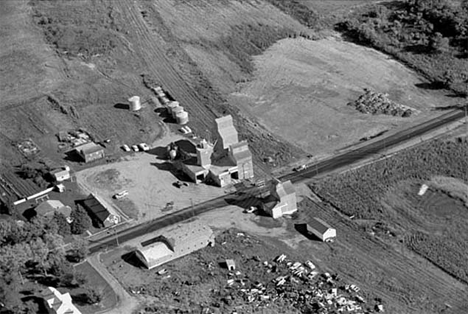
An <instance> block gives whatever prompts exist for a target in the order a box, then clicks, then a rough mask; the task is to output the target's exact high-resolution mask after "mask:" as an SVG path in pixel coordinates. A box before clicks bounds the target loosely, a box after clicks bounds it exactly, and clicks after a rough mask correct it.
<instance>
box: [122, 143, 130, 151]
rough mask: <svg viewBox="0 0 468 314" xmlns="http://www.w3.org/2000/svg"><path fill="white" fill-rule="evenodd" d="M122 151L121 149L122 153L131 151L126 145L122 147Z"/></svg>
mask: <svg viewBox="0 0 468 314" xmlns="http://www.w3.org/2000/svg"><path fill="white" fill-rule="evenodd" d="M122 149H123V150H124V151H126V152H129V151H131V149H130V147H129V146H128V145H127V144H125V145H122Z"/></svg>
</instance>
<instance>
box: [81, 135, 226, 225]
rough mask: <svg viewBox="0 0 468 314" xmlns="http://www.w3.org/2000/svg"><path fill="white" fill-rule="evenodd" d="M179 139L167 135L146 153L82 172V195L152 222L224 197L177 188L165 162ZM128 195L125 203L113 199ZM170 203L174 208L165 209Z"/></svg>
mask: <svg viewBox="0 0 468 314" xmlns="http://www.w3.org/2000/svg"><path fill="white" fill-rule="evenodd" d="M179 139H183V137H182V136H178V135H168V136H166V137H164V138H163V139H161V140H158V141H155V142H154V143H152V144H151V145H152V148H153V149H152V150H150V151H148V152H139V153H129V154H128V155H127V156H126V157H124V158H123V160H121V161H119V162H115V163H112V164H106V165H102V166H97V167H93V168H90V169H85V170H83V171H80V172H78V173H77V174H76V177H77V181H78V184H79V185H80V186H81V187H82V189H84V190H85V191H93V192H95V193H97V194H98V195H100V196H101V197H104V198H105V199H106V200H107V201H108V202H109V203H110V204H113V205H115V206H117V207H118V208H120V209H121V210H122V211H123V212H124V213H126V214H127V215H128V216H130V217H132V218H138V220H140V221H144V220H151V219H154V218H157V217H160V216H162V215H165V214H168V213H170V212H173V211H177V210H179V209H182V208H185V207H189V206H191V205H192V204H198V203H201V202H203V201H206V200H209V199H212V198H215V197H218V196H221V195H224V194H225V191H224V189H222V188H218V187H214V186H208V185H206V184H200V185H195V184H192V183H189V186H188V187H186V186H184V187H181V188H177V187H175V186H174V185H173V184H172V183H174V182H176V181H177V180H179V179H178V178H177V177H176V176H175V173H174V172H173V171H172V170H171V169H172V165H171V164H170V163H169V162H167V160H166V159H163V158H165V153H166V146H167V145H168V144H169V143H171V142H173V141H177V140H179ZM122 190H127V191H128V196H127V197H126V198H124V199H120V200H115V199H113V198H112V196H113V195H114V194H116V193H118V192H120V191H122ZM170 202H173V206H167V204H168V203H170Z"/></svg>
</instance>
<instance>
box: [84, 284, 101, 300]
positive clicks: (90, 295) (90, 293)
mask: <svg viewBox="0 0 468 314" xmlns="http://www.w3.org/2000/svg"><path fill="white" fill-rule="evenodd" d="M83 301H85V302H86V303H88V304H96V303H99V302H101V301H102V292H101V291H98V290H96V289H95V288H92V287H87V288H86V289H85V292H84V300H83Z"/></svg>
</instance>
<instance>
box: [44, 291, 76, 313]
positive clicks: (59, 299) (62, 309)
mask: <svg viewBox="0 0 468 314" xmlns="http://www.w3.org/2000/svg"><path fill="white" fill-rule="evenodd" d="M41 296H42V298H43V299H44V300H45V302H46V306H47V307H48V310H52V313H57V314H81V312H80V311H79V310H78V309H77V308H76V306H75V305H73V303H72V299H71V296H70V294H69V293H64V294H61V293H60V291H58V290H57V289H55V288H53V287H48V288H46V289H44V290H43V291H42V293H41Z"/></svg>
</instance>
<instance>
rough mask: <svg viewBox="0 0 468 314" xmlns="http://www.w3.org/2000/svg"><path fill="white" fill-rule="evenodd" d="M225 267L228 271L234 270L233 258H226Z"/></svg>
mask: <svg viewBox="0 0 468 314" xmlns="http://www.w3.org/2000/svg"><path fill="white" fill-rule="evenodd" d="M226 268H227V269H228V270H230V271H232V270H236V262H234V260H233V259H227V260H226Z"/></svg>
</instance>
